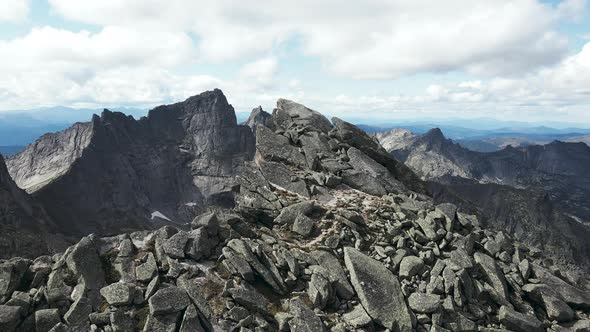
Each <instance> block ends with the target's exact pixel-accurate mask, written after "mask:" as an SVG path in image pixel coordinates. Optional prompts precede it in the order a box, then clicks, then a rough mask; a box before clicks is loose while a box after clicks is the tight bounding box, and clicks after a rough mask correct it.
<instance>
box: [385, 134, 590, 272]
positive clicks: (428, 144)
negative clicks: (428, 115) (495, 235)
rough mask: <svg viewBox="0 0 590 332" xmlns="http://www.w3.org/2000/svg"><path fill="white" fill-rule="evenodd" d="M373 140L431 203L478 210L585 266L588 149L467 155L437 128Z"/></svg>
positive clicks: (492, 223)
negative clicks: (421, 184)
mask: <svg viewBox="0 0 590 332" xmlns="http://www.w3.org/2000/svg"><path fill="white" fill-rule="evenodd" d="M377 138H378V139H379V140H380V141H381V143H382V144H383V145H384V147H385V148H386V149H387V150H388V151H390V152H391V153H392V155H394V156H395V157H396V158H397V159H398V160H400V161H403V162H404V163H405V164H406V165H407V166H409V167H410V168H412V169H413V170H414V171H415V172H416V173H417V174H418V175H420V176H421V178H422V179H424V180H428V181H430V185H429V187H430V192H431V193H432V194H433V195H434V197H435V199H436V200H437V201H444V202H454V203H456V204H458V205H459V206H463V207H464V208H467V207H469V206H470V207H471V209H472V211H479V213H478V214H479V215H480V216H481V217H482V222H483V223H484V224H486V225H488V226H489V227H492V228H494V229H502V230H506V231H509V232H510V233H512V234H514V235H516V236H517V237H518V238H519V239H520V240H522V241H523V242H525V243H528V244H532V245H538V246H541V247H543V248H544V249H546V250H547V252H548V253H550V254H551V255H554V257H555V258H556V259H557V260H566V261H569V262H577V263H579V264H582V265H583V266H584V267H585V268H588V267H589V266H590V261H589V259H588V257H590V241H588V238H590V210H589V206H588V204H587V202H588V201H590V176H589V174H588V172H587V171H586V170H587V169H588V168H589V167H590V148H589V147H588V146H587V145H585V144H584V143H564V142H553V143H550V144H547V145H543V146H539V145H532V146H528V147H519V148H513V147H507V148H505V149H503V150H501V151H497V152H492V153H480V152H473V151H469V150H467V149H465V148H463V147H462V146H461V145H459V144H456V143H454V142H453V141H452V140H448V139H446V138H445V137H444V135H443V134H442V132H441V131H440V130H438V129H433V130H431V131H429V132H428V133H426V134H424V135H413V134H411V133H409V132H404V133H403V134H400V131H394V132H389V133H380V134H378V135H377Z"/></svg>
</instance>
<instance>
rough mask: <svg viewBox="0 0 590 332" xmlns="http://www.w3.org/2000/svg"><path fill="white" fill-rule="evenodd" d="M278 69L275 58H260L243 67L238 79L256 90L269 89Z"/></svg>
mask: <svg viewBox="0 0 590 332" xmlns="http://www.w3.org/2000/svg"><path fill="white" fill-rule="evenodd" d="M278 68H279V63H278V60H277V58H276V57H266V58H262V59H259V60H256V61H254V62H251V63H248V64H246V65H244V67H242V69H241V70H240V73H239V79H240V80H243V81H245V83H249V84H251V85H252V86H255V87H257V88H262V89H265V90H266V89H271V88H272V86H273V84H274V83H275V82H274V79H275V76H276V74H277V71H278Z"/></svg>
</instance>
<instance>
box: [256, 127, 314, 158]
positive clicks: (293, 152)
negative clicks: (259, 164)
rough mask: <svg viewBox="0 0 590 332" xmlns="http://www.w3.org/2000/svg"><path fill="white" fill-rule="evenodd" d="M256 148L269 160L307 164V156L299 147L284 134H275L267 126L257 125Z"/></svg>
mask: <svg viewBox="0 0 590 332" xmlns="http://www.w3.org/2000/svg"><path fill="white" fill-rule="evenodd" d="M256 149H257V150H258V152H259V153H260V154H261V155H262V157H263V158H264V159H265V160H267V161H276V162H281V163H286V164H291V165H297V166H305V165H306V164H307V162H306V159H305V156H304V155H303V154H301V152H299V149H298V148H297V147H295V146H292V145H291V143H289V139H288V138H287V137H285V136H283V135H277V134H275V133H274V132H273V131H272V130H271V129H270V128H268V127H265V126H258V127H256Z"/></svg>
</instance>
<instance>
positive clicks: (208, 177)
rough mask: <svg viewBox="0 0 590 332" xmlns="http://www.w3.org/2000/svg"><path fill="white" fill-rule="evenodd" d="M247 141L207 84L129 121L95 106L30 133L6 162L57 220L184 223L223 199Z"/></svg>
mask: <svg viewBox="0 0 590 332" xmlns="http://www.w3.org/2000/svg"><path fill="white" fill-rule="evenodd" d="M254 143H255V142H254V137H253V135H252V132H251V130H250V129H249V128H248V127H246V126H241V125H238V124H237V122H236V116H235V112H234V109H233V107H232V106H231V105H230V104H229V103H228V102H227V99H226V98H225V96H224V95H223V93H222V92H221V90H213V91H207V92H204V93H201V94H199V95H196V96H193V97H190V98H188V99H187V100H185V101H184V102H180V103H176V104H172V105H163V106H159V107H156V108H154V109H153V110H151V111H150V112H149V114H148V116H147V117H143V118H141V119H139V120H136V119H134V118H133V117H131V116H126V115H125V114H123V113H119V112H111V111H108V110H105V111H103V113H102V114H101V116H100V117H98V116H94V117H93V119H92V121H91V122H89V123H81V124H76V125H74V126H72V127H71V128H68V129H66V130H64V131H62V132H59V133H55V134H52V135H48V136H44V137H42V138H40V139H39V140H38V141H36V142H35V143H33V144H31V145H30V146H28V147H27V148H26V149H25V150H24V151H23V152H21V153H19V154H17V155H15V156H13V157H11V158H10V159H9V160H8V168H9V171H10V172H11V175H12V176H13V178H14V179H15V180H16V182H17V184H19V186H21V187H23V188H28V190H29V188H30V189H31V190H30V192H33V193H34V196H35V197H36V198H37V199H38V200H39V201H41V202H42V203H43V204H44V205H45V206H46V207H47V210H48V212H49V214H50V215H51V216H52V217H53V219H54V220H57V221H58V222H60V223H63V224H64V228H66V229H68V230H70V231H71V232H72V233H73V234H87V233H89V232H97V233H102V234H104V233H107V232H109V233H110V232H119V231H122V230H125V229H144V228H151V227H154V226H157V225H159V224H162V223H167V222H170V221H174V222H176V223H184V222H188V221H190V219H191V218H192V216H193V215H194V214H195V213H197V212H199V211H204V210H207V209H208V208H209V207H211V206H216V205H221V206H231V205H232V204H233V188H234V185H235V176H236V175H238V174H240V173H241V169H242V167H243V164H244V162H245V161H247V160H251V159H252V158H253V155H254ZM113 193H115V194H113ZM66 206H68V207H71V208H66ZM65 225H67V227H65Z"/></svg>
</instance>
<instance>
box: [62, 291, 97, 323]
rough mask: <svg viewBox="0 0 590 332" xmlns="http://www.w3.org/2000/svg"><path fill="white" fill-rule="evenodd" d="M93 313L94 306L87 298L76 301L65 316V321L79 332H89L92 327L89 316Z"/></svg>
mask: <svg viewBox="0 0 590 332" xmlns="http://www.w3.org/2000/svg"><path fill="white" fill-rule="evenodd" d="M91 313H92V305H91V304H90V300H88V298H86V297H81V298H79V299H78V300H76V301H75V302H74V303H73V304H72V306H71V307H70V309H69V310H68V312H66V313H65V315H64V321H65V322H66V323H68V325H69V326H70V327H71V328H73V329H74V330H77V331H87V330H88V328H89V327H90V320H89V318H88V316H89V315H90V314H91Z"/></svg>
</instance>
